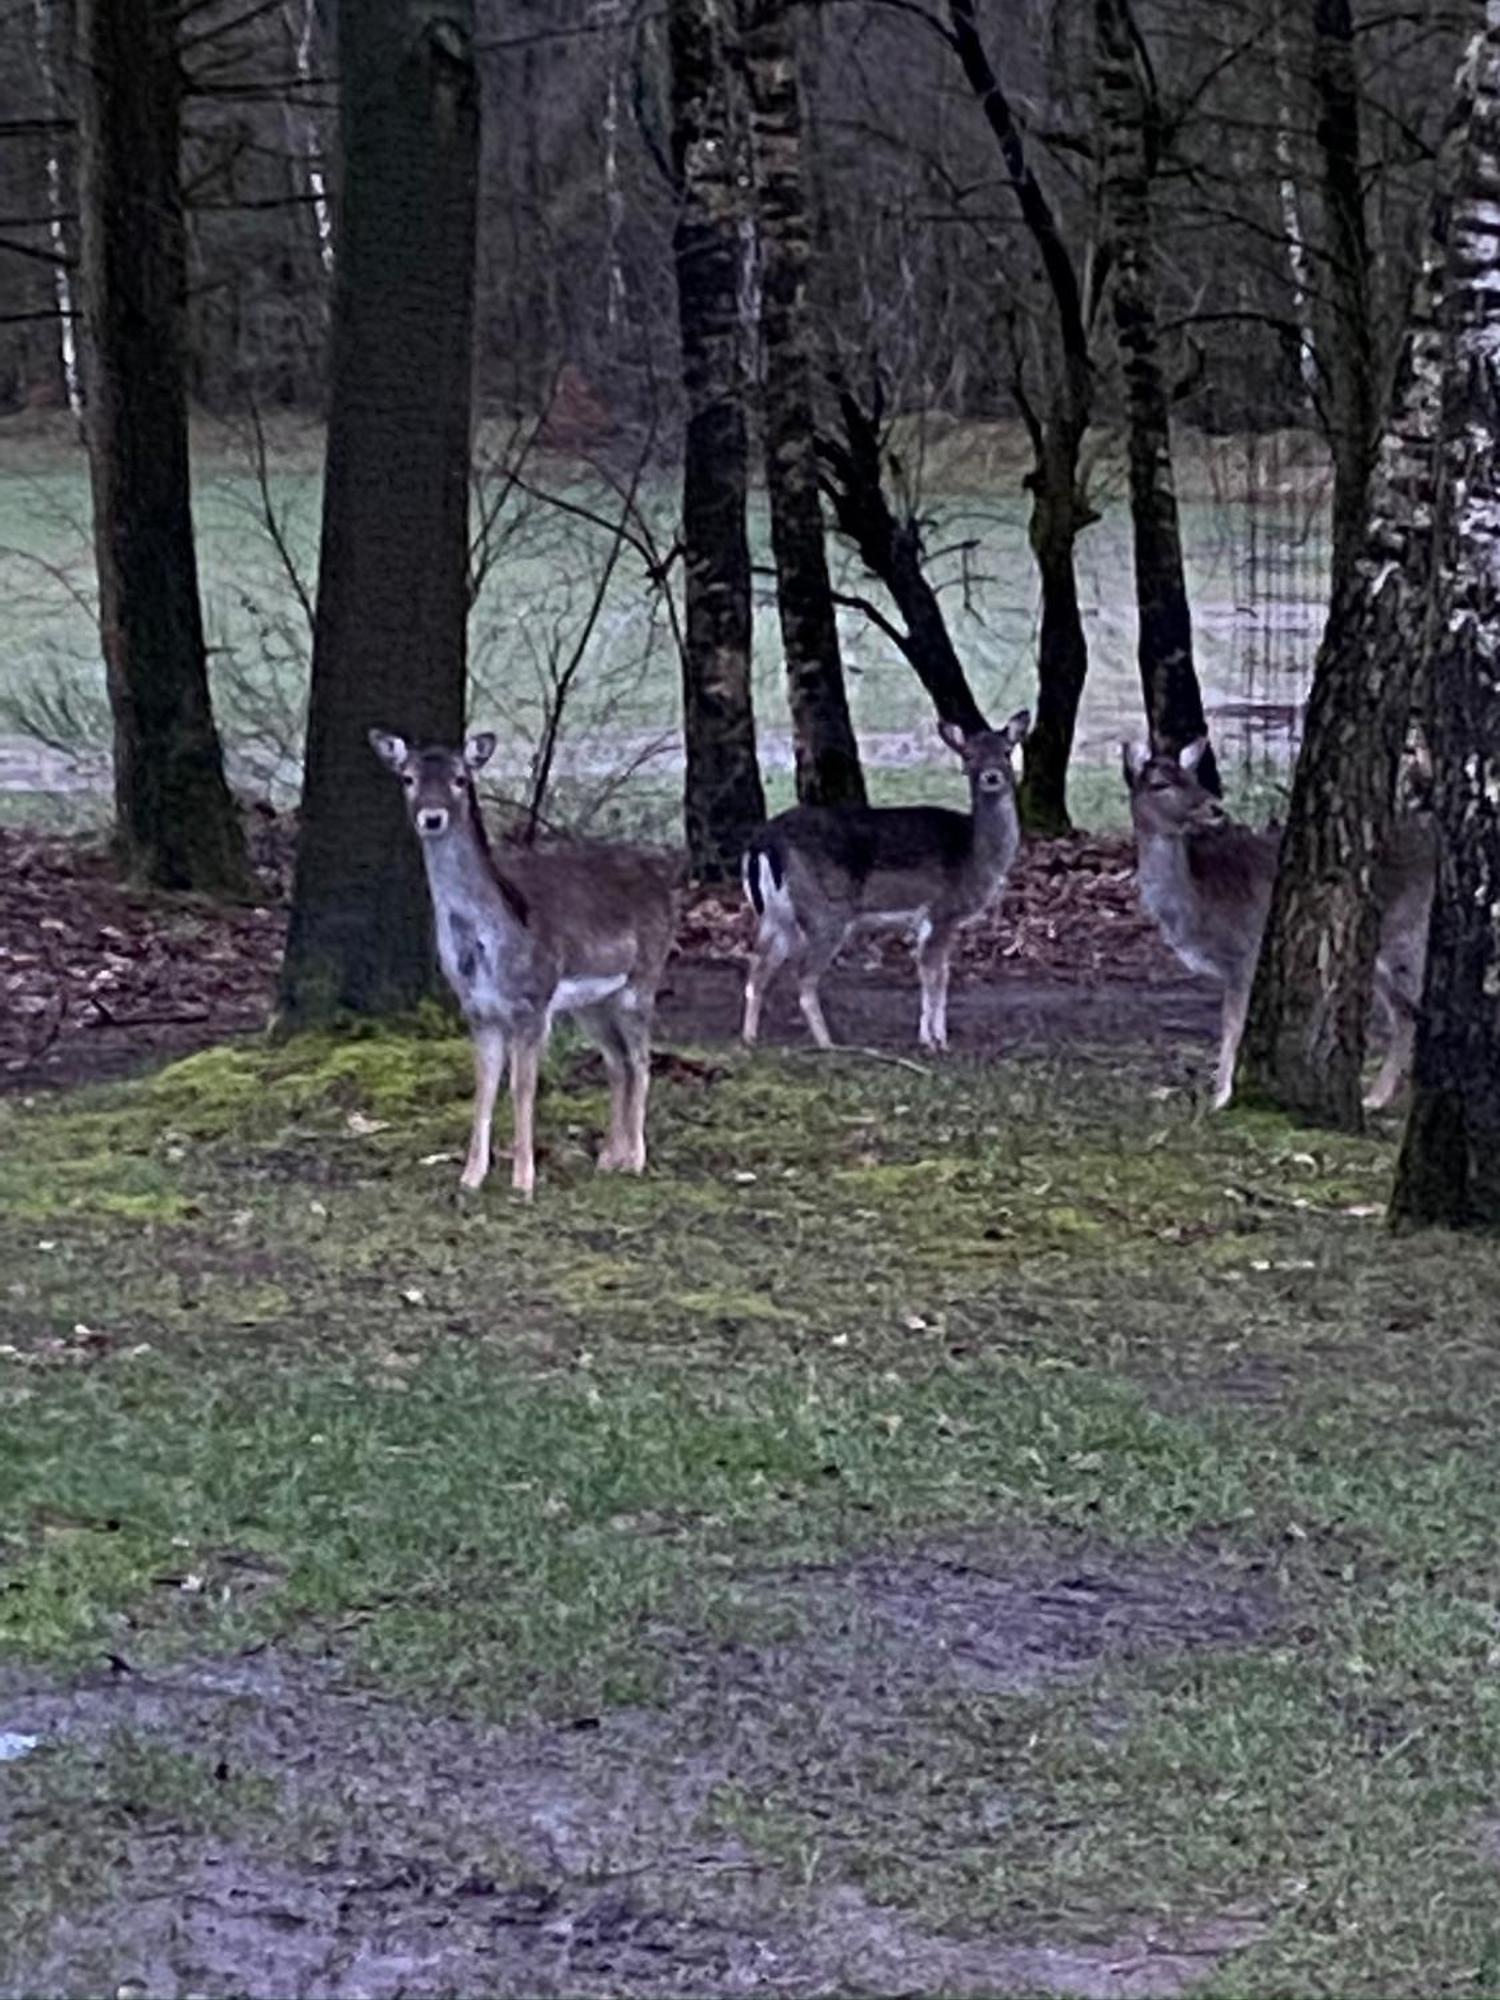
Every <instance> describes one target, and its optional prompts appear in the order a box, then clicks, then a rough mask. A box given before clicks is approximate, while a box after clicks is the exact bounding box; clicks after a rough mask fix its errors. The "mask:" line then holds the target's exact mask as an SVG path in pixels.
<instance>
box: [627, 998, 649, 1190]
mask: <svg viewBox="0 0 1500 2000" xmlns="http://www.w3.org/2000/svg"><path fill="white" fill-rule="evenodd" d="M622 1030H623V1033H624V1036H625V1042H626V1045H627V1047H628V1049H629V1052H630V1081H629V1086H628V1089H627V1092H626V1099H625V1104H626V1128H625V1158H624V1160H623V1161H622V1162H621V1164H622V1165H623V1166H624V1167H625V1169H626V1170H627V1172H629V1173H632V1174H640V1173H644V1172H645V1170H646V1099H647V1098H648V1097H649V1096H650V1094H651V1027H650V1023H649V1021H648V1020H646V1019H644V1018H642V1016H640V1015H638V1014H632V1015H629V1016H628V1017H627V1019H626V1021H625V1022H624V1023H622Z"/></svg>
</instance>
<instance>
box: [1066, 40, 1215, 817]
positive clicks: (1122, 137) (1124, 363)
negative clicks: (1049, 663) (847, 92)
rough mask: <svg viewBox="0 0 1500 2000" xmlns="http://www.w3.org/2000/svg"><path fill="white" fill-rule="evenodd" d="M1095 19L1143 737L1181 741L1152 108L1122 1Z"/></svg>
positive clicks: (1185, 647)
mask: <svg viewBox="0 0 1500 2000" xmlns="http://www.w3.org/2000/svg"><path fill="white" fill-rule="evenodd" d="M1094 16H1095V35H1096V38H1097V45H1096V65H1097V80H1098V92H1099V111H1100V119H1099V123H1100V128H1101V130H1102V132H1103V147H1104V172H1103V187H1102V194H1103V209H1104V227H1105V237H1106V241H1107V243H1108V246H1109V253H1110V256H1111V260H1112V262H1111V271H1112V275H1111V280H1110V282H1111V287H1112V295H1111V297H1112V306H1113V311H1114V323H1115V339H1116V342H1117V344H1118V347H1119V354H1120V365H1121V370H1122V373H1123V375H1124V378H1125V409H1126V430H1127V456H1128V459H1129V470H1130V524H1131V532H1132V538H1133V542H1134V548H1135V593H1136V609H1137V615H1138V621H1139V633H1138V640H1137V647H1138V658H1139V661H1140V673H1141V692H1142V695H1143V697H1144V699H1145V705H1146V719H1147V724H1148V726H1149V729H1150V733H1151V740H1152V742H1153V743H1155V744H1161V745H1165V746H1168V747H1170V748H1171V749H1173V750H1180V749H1182V748H1183V746H1184V745H1185V744H1188V743H1191V742H1193V741H1195V740H1196V739H1197V738H1198V737H1200V736H1202V735H1204V734H1205V732H1206V723H1205V721H1204V715H1203V695H1202V692H1201V690H1200V688H1199V686H1198V676H1197V673H1196V671H1195V669H1194V666H1193V620H1192V612H1191V609H1190V607H1189V604H1188V594H1187V582H1186V579H1185V577H1184V575H1183V568H1182V533H1181V528H1180V524H1179V521H1178V514H1177V489H1176V485H1175V483H1174V481H1173V477H1172V431H1171V417H1170V409H1169V404H1168V398H1167V385H1166V381H1165V379H1164V377H1163V374H1162V366H1161V350H1160V339H1159V336H1158V333H1157V307H1156V289H1157V281H1156V268H1155V254H1154V245H1153V242H1152V234H1151V201H1150V191H1151V175H1152V171H1153V160H1152V151H1153V140H1152V133H1151V126H1152V121H1153V119H1154V115H1155V112H1154V106H1153V103H1152V98H1151V92H1150V88H1149V84H1148V79H1147V77H1146V75H1145V74H1144V71H1143V65H1142V61H1141V56H1140V51H1139V43H1138V37H1137V34H1136V29H1135V24H1134V22H1133V21H1132V19H1131V13H1130V6H1129V0H1097V4H1096V6H1095V10H1094ZM1197 775H1198V779H1199V781H1200V783H1201V784H1203V785H1204V786H1205V788H1206V789H1207V790H1209V791H1211V792H1217V791H1218V790H1219V788H1220V787H1219V780H1218V772H1217V769H1216V768H1215V765H1214V757H1213V752H1212V750H1209V751H1208V752H1207V753H1206V754H1205V755H1204V757H1203V759H1202V761H1201V762H1200V764H1199V766H1198V772H1197Z"/></svg>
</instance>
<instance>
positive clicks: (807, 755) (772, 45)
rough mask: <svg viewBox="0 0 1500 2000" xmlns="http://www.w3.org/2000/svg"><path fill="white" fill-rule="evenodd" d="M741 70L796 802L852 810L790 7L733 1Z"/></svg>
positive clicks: (853, 762)
mask: <svg viewBox="0 0 1500 2000" xmlns="http://www.w3.org/2000/svg"><path fill="white" fill-rule="evenodd" d="M742 7H743V14H742V19H743V51H744V65H745V75H746V78H747V80H748V83H749V88H750V105H751V138H752V156H753V159H754V166H755V184H756V192H757V201H758V209H757V219H758V221H759V225H760V243H761V253H762V259H763V271H762V283H761V338H762V345H763V350H764V367H765V425H766V486H767V489H768V493H769V497H770V502H771V546H772V550H773V552H774V554H775V558H776V602H777V608H778V611H779V613H780V617H781V639H782V645H783V647H784V648H785V651H786V672H787V691H788V696H789V699H790V703H791V711H792V728H793V733H794V735H795V738H796V755H797V796H798V797H799V798H800V799H801V800H802V801H803V803H804V804H808V805H857V804H861V803H862V802H863V800H864V796H865V786H864V776H863V773H862V772H861V770H860V764H859V747H858V745H857V743H856V742H855V737H854V725H853V723H852V722H851V720H850V717H849V701H848V695H847V693H846V691H845V687H844V670H843V662H842V660H841V658H840V655H839V631H838V619H837V615H836V613H835V611H834V605H833V591H832V587H831V585H830V583H829V580H828V551H827V546H826V543H825V540H824V532H823V507H822V502H821V499H820V497H819V490H818V454H817V441H816V436H815V433H814V418H813V380H814V363H815V354H814V344H813V329H812V323H811V320H810V317H809V314H808V310H807V286H808V266H809V260H810V246H809V237H808V219H807V205H806V200H805V194H804V188H803V163H802V105H801V92H800V88H799V82H798V75H797V44H796V35H795V31H794V22H793V12H792V4H791V0H742Z"/></svg>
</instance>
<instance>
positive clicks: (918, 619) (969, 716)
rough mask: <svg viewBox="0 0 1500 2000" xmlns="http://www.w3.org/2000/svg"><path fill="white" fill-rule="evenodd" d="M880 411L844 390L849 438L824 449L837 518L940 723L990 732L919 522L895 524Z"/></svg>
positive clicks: (908, 518)
mask: <svg viewBox="0 0 1500 2000" xmlns="http://www.w3.org/2000/svg"><path fill="white" fill-rule="evenodd" d="M881 409H882V398H881V396H880V394H879V393H878V391H877V394H876V397H875V404H874V409H873V412H872V411H869V410H865V409H862V408H861V406H860V404H859V403H858V402H857V401H856V400H855V398H854V397H853V396H852V395H850V393H849V392H848V391H847V390H845V391H844V392H843V393H842V394H841V395H840V397H839V411H840V415H841V417H842V419H843V431H844V434H843V436H842V438H823V439H821V440H820V442H819V445H818V450H819V453H820V455H821V457H822V459H823V462H824V465H825V467H826V476H825V481H824V486H825V490H826V492H827V494H828V498H829V501H830V504H831V505H832V507H833V512H834V519H835V520H836V521H837V522H838V525H839V529H840V532H841V533H843V534H845V535H847V536H848V537H849V539H850V541H851V542H853V544H854V546H855V547H856V548H857V549H858V551H859V554H860V559H861V560H862V561H863V563H864V565H865V568H866V569H867V570H869V572H870V574H871V575H872V576H875V577H878V578H879V579H880V581H881V582H882V583H883V584H884V585H885V587H886V589H887V590H888V591H889V592H890V594H891V597H892V599H893V600H894V602H895V605H896V609H897V610H898V611H899V612H900V614H901V617H902V620H903V624H902V625H901V626H897V625H895V624H894V623H892V622H890V621H889V620H887V619H885V618H884V617H879V620H878V622H879V623H880V625H881V628H882V629H883V630H884V632H885V633H886V635H887V637H888V638H890V639H892V640H894V641H895V643H896V645H898V646H899V647H900V648H901V651H902V653H903V654H904V655H905V657H906V659H907V661H908V662H909V663H910V665H911V667H912V668H913V670H914V672H915V673H916V676H917V678H918V680H920V681H921V683H922V685H923V687H924V688H925V689H926V690H927V693H928V696H929V697H930V699H931V701H932V706H933V708H934V710H935V711H936V713H937V717H938V720H939V721H940V722H953V723H956V724H957V725H958V727H959V728H960V729H962V730H965V731H971V730H975V729H985V728H987V727H988V726H989V725H988V724H987V723H986V721H985V718H984V712H983V710H982V709H981V708H980V706H979V703H978V702H977V701H976V700H975V698H974V690H973V689H972V688H971V687H970V686H969V680H968V676H967V674H965V672H964V669H963V662H962V661H961V660H960V659H959V657H958V651H957V648H956V647H955V646H954V644H953V638H952V634H951V633H950V632H949V630H948V621H947V619H946V618H945V617H944V616H943V607H942V605H941V604H940V603H939V602H938V595H937V592H936V591H935V590H934V589H933V587H932V585H931V583H929V581H928V579H927V575H926V572H925V571H924V569H923V567H922V529H921V523H920V522H919V521H918V520H917V518H916V516H915V515H914V514H906V515H904V516H903V517H902V518H901V519H900V520H898V519H897V518H896V515H895V513H894V511H893V510H892V508H891V504H890V501H889V500H888V499H887V498H886V492H885V483H884V480H883V478H882V476H881V448H880V416H881ZM866 608H867V610H868V612H869V615H870V616H871V617H876V616H877V614H876V613H875V610H874V607H873V606H867V607H866Z"/></svg>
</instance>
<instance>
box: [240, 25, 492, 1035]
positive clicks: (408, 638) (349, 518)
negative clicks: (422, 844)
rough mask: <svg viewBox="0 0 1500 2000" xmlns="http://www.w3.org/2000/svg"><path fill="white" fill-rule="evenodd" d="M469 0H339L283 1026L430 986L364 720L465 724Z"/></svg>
mask: <svg viewBox="0 0 1500 2000" xmlns="http://www.w3.org/2000/svg"><path fill="white" fill-rule="evenodd" d="M472 32H473V9H472V4H471V0H441V4H438V3H437V0H342V4H341V6H340V9H339V18H338V41H339V59H340V73H341V84H342V88H341V107H340V121H339V130H340V150H341V155H342V163H343V172H342V175H341V199H340V204H339V210H338V214H337V218H336V221H337V253H338V254H337V258H336V262H335V275H334V296H333V333H332V358H331V378H332V400H331V407H330V410H329V418H328V460H327V471H326V476H325V481H324V494H323V526H322V550H321V556H320V560H319V570H318V603H317V615H316V621H315V630H314V635H313V661H312V693H311V701H310V706H309V714H308V730H307V768H306V773H305V776H304V781H303V793H302V816H301V826H300V833H299V839H298V846H297V864H296V874H295V879H294V883H293V892H292V916H291V929H290V933H289V936H288V940H287V951H286V958H285V962H284V964H283V969H282V981H281V996H280V998H281V1017H282V1020H283V1022H284V1023H285V1024H286V1025H288V1026H302V1025H305V1024H308V1023H311V1022H316V1021H323V1020H329V1019H333V1018H336V1017H338V1016H340V1015H342V1014H345V1013H353V1014H361V1015H371V1014H381V1013H387V1012H392V1011H396V1010H398V1009H400V1008H402V1007H405V1006H409V1005H410V1004H411V1003H413V1002H414V1001H416V1000H418V999H419V998H421V997H422V996H423V995H424V994H426V993H427V992H429V991H430V990H431V989H432V985H433V980H434V970H433V962H432V949H431V929H430V918H429V914H428V899H427V890H426V885H425V882H424V880H423V876H422V869H421V863H420V857H419V855H418V853H417V845H416V842H415V841H414V840H413V838H412V835H411V830H410V828H409V827H408V826H407V824H406V814H405V810H404V807H403V804H402V799H401V793H400V788H399V786H397V785H395V784H393V783H392V781H391V777H390V773H389V772H387V771H383V770H382V769H381V768H380V765H379V764H378V763H377V761H376V759H375V758H374V757H373V756H372V754H371V752H370V747H369V744H368V742H367V740H366V731H367V730H369V729H371V728H380V729H388V730H392V731H395V732H398V733H399V734H401V735H403V736H406V737H408V738H409V739H410V740H412V741H414V742H418V743H420V742H444V743H455V742H457V741H458V740H459V738H460V736H461V734H462V730H463V718H464V673H465V651H464V641H465V621H466V615H467V607H468V514H469V426H470V402H471V393H470V381H471V351H470V350H471V335H472V325H473V304H474V257H475V195H476V187H477V169H478V160H479V94H478V87H477V80H476V75H475V67H474V55H473V46H472Z"/></svg>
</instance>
